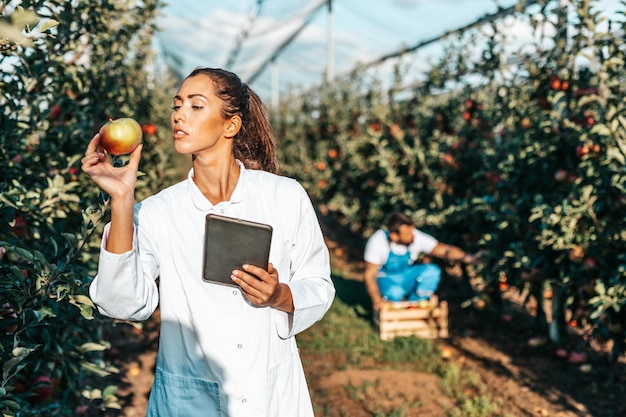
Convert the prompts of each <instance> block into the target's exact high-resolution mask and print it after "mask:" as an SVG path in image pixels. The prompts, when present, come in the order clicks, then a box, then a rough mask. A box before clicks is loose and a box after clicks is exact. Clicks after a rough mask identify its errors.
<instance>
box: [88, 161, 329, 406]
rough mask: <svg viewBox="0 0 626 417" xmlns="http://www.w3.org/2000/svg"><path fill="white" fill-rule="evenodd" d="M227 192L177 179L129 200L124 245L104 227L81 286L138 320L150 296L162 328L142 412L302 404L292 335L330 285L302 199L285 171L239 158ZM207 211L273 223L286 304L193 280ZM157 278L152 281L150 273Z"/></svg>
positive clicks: (303, 390)
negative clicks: (130, 239)
mask: <svg viewBox="0 0 626 417" xmlns="http://www.w3.org/2000/svg"><path fill="white" fill-rule="evenodd" d="M239 165H240V167H241V176H240V178H239V182H238V184H237V186H236V188H235V190H234V192H233V195H232V198H231V199H230V201H226V202H221V203H219V204H217V205H215V206H214V205H213V204H211V203H210V202H209V201H208V200H207V199H206V198H205V197H204V196H203V195H202V193H201V192H200V190H199V189H198V188H197V187H196V185H195V183H194V182H193V180H192V178H193V170H191V171H190V172H189V176H188V178H187V180H185V181H182V182H180V183H178V184H176V185H174V186H171V187H169V188H167V189H165V190H163V191H162V192H160V193H158V194H156V195H154V196H152V197H149V198H147V199H146V200H145V201H143V202H141V203H138V204H137V205H136V208H135V238H134V248H133V250H132V251H130V252H128V253H124V254H112V253H110V252H107V251H106V250H105V249H104V247H105V245H106V239H107V236H108V225H107V227H106V228H105V233H104V235H103V239H102V240H103V242H102V245H103V246H102V248H103V249H102V250H101V255H100V261H99V269H98V275H97V276H96V278H95V279H94V280H93V282H92V284H91V286H90V296H91V298H92V300H93V301H94V303H96V305H97V306H98V309H99V311H100V312H101V313H102V314H104V315H107V316H110V317H115V318H120V319H131V320H145V319H147V318H149V317H150V315H151V314H152V313H153V312H154V310H155V309H156V307H157V305H160V314H161V334H160V342H159V352H158V357H157V370H156V374H155V381H154V384H153V390H152V392H151V397H150V404H149V407H148V408H149V410H148V416H159V417H163V416H168V417H169V416H171V417H175V416H176V417H178V416H180V417H183V416H184V417H194V416H203V417H205V416H215V417H218V416H219V417H224V416H232V417H236V416H240V417H250V416H276V417H285V416H289V417H296V416H312V415H313V410H312V406H311V400H310V397H309V393H308V388H307V384H306V381H305V376H304V372H303V369H302V364H301V361H300V355H299V352H298V348H297V346H296V341H295V335H296V334H298V333H299V332H301V331H303V330H305V329H307V328H309V327H310V326H311V325H313V324H314V323H315V322H317V321H318V320H320V319H321V318H322V317H323V316H324V314H325V313H326V312H327V311H328V309H329V308H330V306H331V304H332V301H333V298H334V295H335V288H334V285H333V283H332V280H331V278H330V263H329V256H328V249H327V247H326V245H325V243H324V239H323V236H322V233H321V230H320V226H319V223H318V220H317V217H316V215H315V212H314V210H313V206H312V204H311V202H310V199H309V197H308V195H307V194H306V192H305V191H304V189H303V188H302V187H301V185H300V184H298V183H297V182H296V181H295V180H293V179H289V178H286V177H281V176H277V175H273V174H270V173H267V172H263V171H256V170H247V169H245V168H244V167H243V166H242V165H241V164H239ZM208 213H217V214H222V215H225V216H231V217H237V218H242V219H247V220H252V221H256V222H261V223H267V224H270V225H271V226H272V227H273V234H272V244H271V250H270V262H271V263H273V264H274V266H275V268H276V269H277V270H278V274H279V280H280V281H281V282H284V283H287V284H288V285H289V287H290V289H291V292H292V294H293V302H294V306H295V312H294V313H292V314H287V313H285V312H282V311H278V310H276V309H273V308H269V307H255V306H253V305H251V304H250V303H249V302H248V301H247V300H246V299H245V298H244V297H243V296H242V294H241V291H240V290H239V288H237V287H230V286H225V285H220V284H212V283H207V282H204V281H203V280H202V259H203V257H202V250H203V238H204V226H205V217H206V215H207V214H208ZM157 278H158V285H157V281H156V279H157Z"/></svg>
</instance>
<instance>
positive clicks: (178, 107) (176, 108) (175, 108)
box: [172, 106, 180, 110]
mask: <svg viewBox="0 0 626 417" xmlns="http://www.w3.org/2000/svg"><path fill="white" fill-rule="evenodd" d="M178 109H180V106H172V110H178Z"/></svg>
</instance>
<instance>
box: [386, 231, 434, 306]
mask: <svg viewBox="0 0 626 417" xmlns="http://www.w3.org/2000/svg"><path fill="white" fill-rule="evenodd" d="M385 233H386V234H387V239H389V232H385ZM440 280H441V268H439V266H438V265H436V264H412V263H411V253H410V252H409V251H408V250H407V251H406V253H405V254H404V255H398V254H395V253H393V252H392V251H391V248H390V249H389V257H388V258H387V262H385V264H384V265H382V266H381V268H380V271H379V273H378V279H377V281H378V288H379V290H380V294H381V296H382V297H383V298H384V299H385V300H387V301H403V300H409V301H418V300H427V299H429V298H430V297H431V296H432V295H433V294H434V293H435V291H437V287H438V286H439V281H440Z"/></svg>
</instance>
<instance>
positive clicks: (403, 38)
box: [155, 0, 624, 103]
mask: <svg viewBox="0 0 626 417" xmlns="http://www.w3.org/2000/svg"><path fill="white" fill-rule="evenodd" d="M560 1H563V0H560ZM558 3H559V1H556V0H555V1H554V4H555V5H558ZM331 4H332V9H331V10H332V12H331V13H329V11H328V1H327V0H210V1H196V0H177V1H176V2H174V1H171V2H170V5H168V6H166V7H165V9H164V10H163V15H162V16H161V17H160V18H159V19H158V21H157V24H158V25H159V27H160V28H161V31H160V32H159V34H158V36H157V38H156V43H155V45H156V48H157V50H158V51H159V53H160V55H161V56H162V57H163V60H164V62H166V63H168V64H170V65H171V66H172V67H173V68H174V69H175V70H176V71H177V72H178V73H179V74H180V75H181V76H184V75H186V74H188V73H189V72H190V71H191V70H193V69H194V68H195V67H197V66H208V67H220V68H226V69H229V70H232V71H234V72H236V73H237V74H238V75H239V76H240V77H241V78H242V80H243V81H244V82H247V83H249V84H250V86H251V87H252V88H253V89H254V90H255V91H256V92H257V93H258V94H259V95H260V96H261V98H262V99H263V100H264V101H265V102H270V101H271V102H272V103H275V102H276V101H277V100H278V99H279V97H280V96H283V95H285V94H289V93H293V92H294V91H302V90H307V89H310V88H315V87H318V86H319V85H321V84H322V82H323V81H324V79H325V77H326V76H327V70H328V68H330V71H331V74H332V77H333V78H337V77H341V76H345V75H346V74H348V73H349V71H350V70H352V69H354V68H355V66H356V65H358V64H369V63H372V62H374V61H377V60H378V59H379V58H380V57H382V56H385V55H387V54H393V53H395V52H397V51H399V50H401V49H402V48H405V47H413V46H416V45H419V44H421V43H422V42H424V41H427V40H431V39H436V38H437V37H439V36H441V35H443V34H444V33H446V32H448V31H452V30H456V29H458V28H461V27H463V26H465V25H468V24H471V23H473V22H475V21H476V20H477V19H479V18H480V17H483V16H485V15H487V14H492V13H495V12H496V11H497V10H498V7H501V8H507V7H511V6H514V5H515V4H517V0H332V3H331ZM594 4H595V6H596V8H598V9H599V11H601V12H602V13H603V14H604V13H606V14H607V15H611V14H612V13H614V12H615V11H616V10H624V7H623V6H621V5H620V4H619V0H596V1H595V3H594ZM501 24H502V25H504V26H506V30H507V34H509V35H510V38H511V43H512V45H514V44H516V43H523V42H524V40H526V41H528V40H530V31H529V29H528V27H527V26H525V25H524V24H522V23H520V22H517V21H512V20H511V19H508V20H507V19H503V20H502V22H501ZM329 28H330V31H329ZM281 47H282V48H281ZM514 47H515V46H514ZM329 48H330V49H329ZM438 53H441V42H434V43H432V44H430V45H428V46H427V47H423V48H419V49H418V55H419V57H420V58H419V60H421V61H422V62H423V63H426V62H428V61H429V60H430V59H432V57H434V56H436V55H437V54H438ZM414 55H415V54H414ZM273 56H274V57H275V59H274V60H273V61H272V57H273ZM329 57H332V58H329ZM389 67H390V65H387V70H388V69H389ZM373 68H375V69H376V70H377V71H384V70H385V65H383V66H376V67H373Z"/></svg>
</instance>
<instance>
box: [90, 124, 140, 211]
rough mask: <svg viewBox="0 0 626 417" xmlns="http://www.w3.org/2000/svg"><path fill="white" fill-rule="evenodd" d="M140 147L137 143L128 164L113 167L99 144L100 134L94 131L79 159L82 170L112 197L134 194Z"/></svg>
mask: <svg viewBox="0 0 626 417" xmlns="http://www.w3.org/2000/svg"><path fill="white" fill-rule="evenodd" d="M142 148H143V145H139V146H138V147H137V148H136V149H135V150H134V151H133V153H131V155H130V160H129V161H128V164H126V165H125V166H123V167H114V166H113V164H112V163H111V162H110V161H109V158H108V156H107V154H106V153H105V151H104V149H102V147H101V146H100V134H99V133H96V135H95V136H94V137H93V138H92V139H91V141H90V142H89V145H87V150H86V151H85V156H84V157H83V159H82V160H81V162H82V170H83V172H84V173H85V174H87V175H89V177H90V178H91V179H92V180H93V181H94V182H95V183H96V184H97V185H98V187H100V189H101V190H102V191H104V192H106V193H107V194H109V195H110V196H111V198H112V199H115V198H116V197H123V196H128V194H131V195H134V192H135V184H136V183H137V172H138V170H139V160H140V159H141V150H142Z"/></svg>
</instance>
